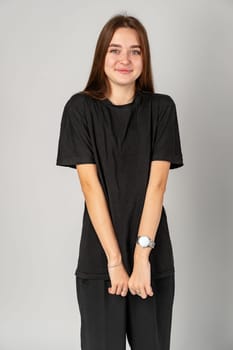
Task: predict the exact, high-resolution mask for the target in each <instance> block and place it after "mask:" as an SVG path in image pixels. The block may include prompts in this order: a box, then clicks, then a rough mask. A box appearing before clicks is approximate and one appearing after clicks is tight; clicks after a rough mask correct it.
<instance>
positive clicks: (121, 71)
mask: <svg viewBox="0 0 233 350" xmlns="http://www.w3.org/2000/svg"><path fill="white" fill-rule="evenodd" d="M116 71H117V72H119V73H122V74H128V73H131V72H132V70H130V69H116Z"/></svg>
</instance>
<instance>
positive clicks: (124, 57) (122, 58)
mask: <svg viewBox="0 0 233 350" xmlns="http://www.w3.org/2000/svg"><path fill="white" fill-rule="evenodd" d="M120 61H121V62H123V63H125V62H126V63H128V62H129V61H130V55H129V52H128V51H123V50H122V52H121V55H120Z"/></svg>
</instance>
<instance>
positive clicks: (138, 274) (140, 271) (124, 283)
mask: <svg viewBox="0 0 233 350" xmlns="http://www.w3.org/2000/svg"><path fill="white" fill-rule="evenodd" d="M108 272H109V276H110V280H111V287H109V288H108V292H109V293H110V294H116V295H121V296H122V297H125V296H126V295H127V293H128V291H129V292H130V293H131V294H132V295H138V296H140V297H141V298H142V299H146V298H147V297H148V296H153V294H154V293H153V290H152V287H151V266H150V262H149V259H147V258H144V257H143V258H139V259H136V260H135V261H134V266H133V271H132V274H131V275H130V276H129V275H128V273H127V272H126V270H125V267H124V265H123V263H122V262H121V263H118V264H115V265H114V264H113V265H109V267H108Z"/></svg>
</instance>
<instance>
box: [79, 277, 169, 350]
mask: <svg viewBox="0 0 233 350" xmlns="http://www.w3.org/2000/svg"><path fill="white" fill-rule="evenodd" d="M151 284H152V288H153V291H154V295H153V296H152V297H147V298H146V299H142V298H141V297H139V296H138V295H132V294H131V293H130V292H128V294H127V296H126V297H122V296H119V295H112V294H109V293H108V287H110V281H107V280H94V279H92V280H91V279H83V278H80V277H77V276H76V291H77V300H78V305H79V311H80V316H81V349H82V350H125V349H126V336H127V339H128V343H129V345H130V348H131V349H132V350H144V349H145V350H169V348H170V334H171V323H172V309H173V300H174V292H175V275H171V276H168V277H163V278H158V279H152V281H151Z"/></svg>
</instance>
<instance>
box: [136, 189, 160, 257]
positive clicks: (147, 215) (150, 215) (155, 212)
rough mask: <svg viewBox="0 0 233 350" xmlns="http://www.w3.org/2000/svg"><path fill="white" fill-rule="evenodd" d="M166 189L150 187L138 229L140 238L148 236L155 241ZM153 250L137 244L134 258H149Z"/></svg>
mask: <svg viewBox="0 0 233 350" xmlns="http://www.w3.org/2000/svg"><path fill="white" fill-rule="evenodd" d="M164 192H165V190H164V187H162V186H158V187H152V186H151V187H150V186H148V188H147V191H146V196H145V201H144V207H143V211H142V216H141V220H140V224H139V229H138V236H148V237H150V238H151V239H152V240H155V237H156V232H157V229H158V226H159V222H160V218H161V213H162V206H163V198H164ZM151 249H152V248H149V247H148V248H142V247H141V246H140V245H138V244H136V246H135V251H134V257H135V259H136V258H140V257H143V258H148V257H149V255H150V252H151Z"/></svg>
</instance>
